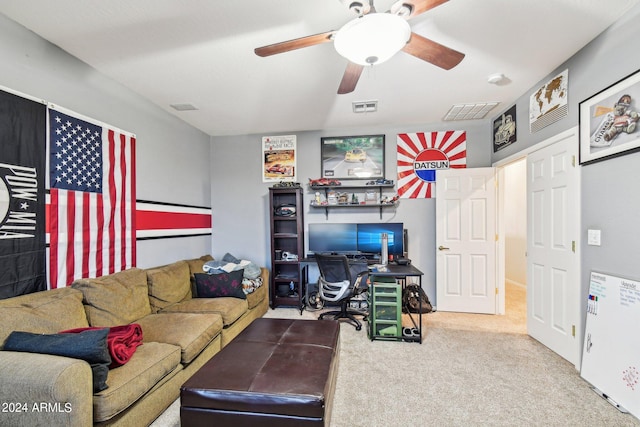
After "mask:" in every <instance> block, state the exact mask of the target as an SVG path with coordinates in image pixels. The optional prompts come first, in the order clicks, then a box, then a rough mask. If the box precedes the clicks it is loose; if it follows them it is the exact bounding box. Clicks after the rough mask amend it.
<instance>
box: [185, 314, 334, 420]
mask: <svg viewBox="0 0 640 427" xmlns="http://www.w3.org/2000/svg"><path fill="white" fill-rule="evenodd" d="M339 334H340V325H339V322H337V321H333V320H322V321H319V320H290V319H264V318H260V319H256V320H254V321H253V323H252V324H251V325H249V326H248V327H247V328H246V329H245V330H244V331H242V333H240V334H239V335H238V336H237V337H236V338H235V339H233V341H231V342H230V343H229V344H228V345H227V346H226V347H224V348H223V349H222V350H221V351H220V352H219V353H218V354H216V355H215V356H214V357H213V358H211V360H209V361H208V362H207V363H206V364H205V365H204V366H203V367H202V368H200V370H199V371H197V372H196V373H195V374H194V375H193V376H192V377H191V378H190V379H189V380H187V382H186V383H185V384H184V385H183V386H182V388H181V391H180V423H181V426H182V427H191V426H195V427H197V426H207V427H210V426H216V427H218V426H233V427H241V426H251V427H255V426H278V427H287V426H291V427H300V426H328V425H329V420H330V418H331V403H332V400H333V392H334V390H335V381H336V375H337V371H338V350H339Z"/></svg>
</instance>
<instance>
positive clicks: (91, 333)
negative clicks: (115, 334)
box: [3, 328, 111, 393]
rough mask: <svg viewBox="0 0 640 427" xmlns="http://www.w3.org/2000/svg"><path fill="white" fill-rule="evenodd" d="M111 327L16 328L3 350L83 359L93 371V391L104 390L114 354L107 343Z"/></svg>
mask: <svg viewBox="0 0 640 427" xmlns="http://www.w3.org/2000/svg"><path fill="white" fill-rule="evenodd" d="M108 333H109V329H108V328H104V329H92V330H87V331H84V332H80V333H78V334H50V335H43V334H34V333H31V332H19V331H14V332H11V334H10V335H9V336H8V337H7V340H6V341H5V343H4V348H3V349H4V350H8V351H23V352H27V353H41V354H53V355H56V356H65V357H71V358H74V359H81V360H84V361H86V362H87V363H89V365H90V366H91V372H92V374H93V392H94V393H97V392H99V391H102V390H105V389H106V388H107V387H108V386H107V375H108V374H109V365H110V364H111V356H110V355H109V349H108V347H107V334H108Z"/></svg>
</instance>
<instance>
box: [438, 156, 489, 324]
mask: <svg viewBox="0 0 640 427" xmlns="http://www.w3.org/2000/svg"><path fill="white" fill-rule="evenodd" d="M437 180H438V183H437V186H438V187H437V190H436V245H437V246H436V295H437V307H438V310H440V311H458V312H466V313H487V314H495V313H496V255H495V253H496V187H495V170H494V168H472V169H449V170H443V171H438V172H437Z"/></svg>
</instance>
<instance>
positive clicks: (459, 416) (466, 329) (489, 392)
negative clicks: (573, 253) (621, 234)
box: [153, 286, 640, 427]
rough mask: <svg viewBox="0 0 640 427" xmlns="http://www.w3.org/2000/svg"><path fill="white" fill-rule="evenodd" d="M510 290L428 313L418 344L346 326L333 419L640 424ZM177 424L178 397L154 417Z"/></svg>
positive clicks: (335, 424) (281, 312) (388, 423)
mask: <svg viewBox="0 0 640 427" xmlns="http://www.w3.org/2000/svg"><path fill="white" fill-rule="evenodd" d="M507 297H508V298H507V306H506V311H507V314H506V315H505V316H488V315H475V314H461V313H444V312H436V313H430V314H428V315H424V316H423V325H424V328H423V343H422V344H417V343H405V342H390V341H370V340H369V339H368V338H367V335H366V332H365V330H364V329H363V330H362V331H356V330H355V328H354V327H353V326H351V325H348V324H342V326H341V329H340V333H341V337H340V340H341V342H340V347H341V350H340V366H339V375H338V381H337V384H336V393H335V396H334V400H333V416H332V419H331V426H332V427H354V426H355V427H357V426H362V427H365V426H366V427H376V426H380V427H382V426H384V427H394V426H398V427H400V426H402V427H407V426H424V425H438V426H594V427H595V426H640V421H638V420H637V419H636V418H635V417H633V416H631V415H628V414H622V413H620V412H619V411H618V410H616V409H615V408H613V407H612V406H611V405H609V404H608V403H606V402H605V401H604V400H603V399H601V398H600V397H599V396H598V395H596V394H595V393H594V392H593V391H592V390H591V388H590V386H589V384H588V383H586V382H585V381H584V380H582V378H580V375H579V372H577V371H576V370H575V368H574V366H573V365H571V364H570V363H568V362H567V361H565V360H564V359H562V358H560V357H559V356H558V355H556V354H555V353H553V352H552V351H550V350H549V349H547V348H546V347H544V346H543V345H541V344H540V343H538V342H537V341H535V340H534V339H532V338H530V337H529V336H528V335H526V307H525V297H524V290H523V289H521V288H518V287H513V286H510V287H509V288H508V290H507ZM317 314H318V313H317V312H307V311H305V312H304V313H303V314H302V316H301V315H300V314H299V312H298V311H297V310H295V309H284V308H278V309H276V310H269V312H268V313H267V315H266V317H286V318H308V319H315V318H316V317H317ZM405 320H406V319H405ZM179 425H180V422H179V402H178V401H176V402H175V403H174V404H173V405H172V406H171V407H170V408H169V409H168V410H167V411H166V412H165V413H164V414H163V415H162V416H161V417H160V418H158V419H157V420H156V422H154V424H153V426H154V427H170V426H171V427H173V426H176V427H177V426H179Z"/></svg>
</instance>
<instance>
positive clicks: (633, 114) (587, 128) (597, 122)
mask: <svg viewBox="0 0 640 427" xmlns="http://www.w3.org/2000/svg"><path fill="white" fill-rule="evenodd" d="M638 100H640V71H636V72H635V73H633V74H631V75H629V76H627V77H625V78H624V79H622V80H620V81H619V82H617V83H614V84H613V85H611V86H609V87H608V88H606V89H604V90H602V91H600V92H598V93H597V94H595V95H593V96H592V97H590V98H588V99H585V100H584V101H582V102H581V103H580V109H579V123H580V164H581V165H584V164H589V163H593V162H596V161H600V160H604V159H609V158H612V157H616V156H620V155H623V154H628V153H630V152H632V151H637V150H639V149H640V131H639V130H638V125H639V123H638V119H639V118H640V113H639V110H638V107H637V103H638Z"/></svg>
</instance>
